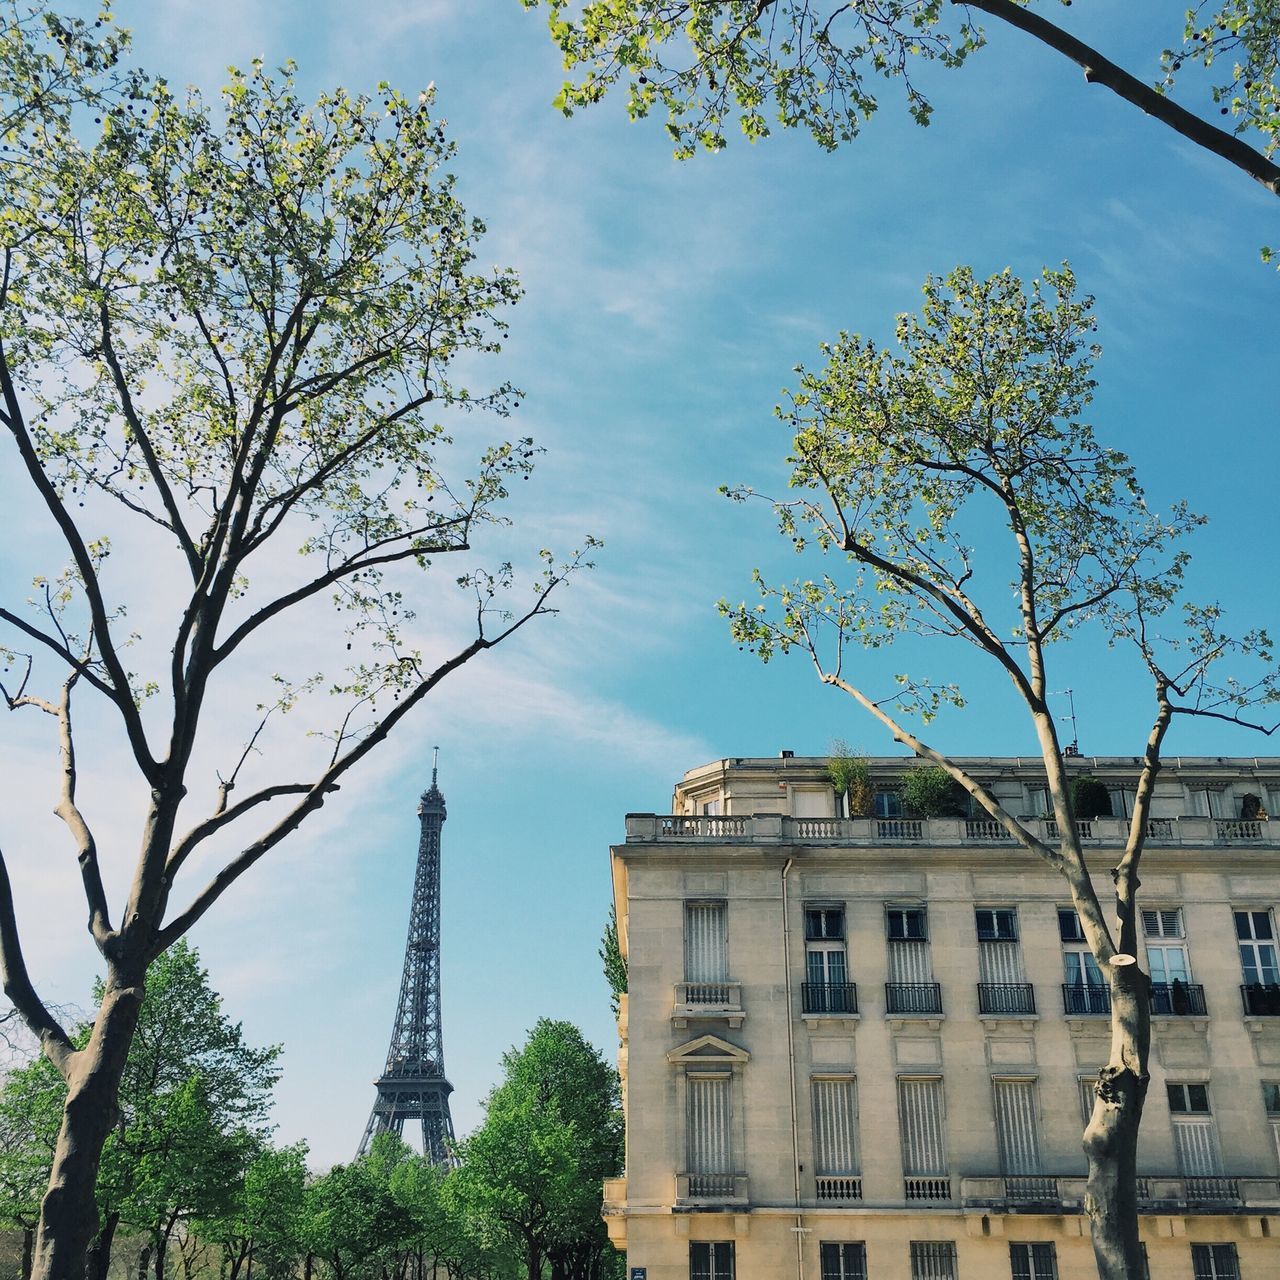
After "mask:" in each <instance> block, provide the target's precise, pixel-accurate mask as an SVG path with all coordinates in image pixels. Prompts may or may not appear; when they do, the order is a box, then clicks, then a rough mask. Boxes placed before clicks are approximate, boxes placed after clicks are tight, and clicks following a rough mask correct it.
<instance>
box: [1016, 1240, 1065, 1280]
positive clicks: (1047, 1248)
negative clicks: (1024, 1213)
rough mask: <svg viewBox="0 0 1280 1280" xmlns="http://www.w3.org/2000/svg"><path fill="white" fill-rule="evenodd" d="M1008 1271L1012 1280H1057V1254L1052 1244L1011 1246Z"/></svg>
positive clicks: (1050, 1242)
mask: <svg viewBox="0 0 1280 1280" xmlns="http://www.w3.org/2000/svg"><path fill="white" fill-rule="evenodd" d="M1009 1271H1010V1273H1011V1275H1012V1276H1013V1280H1058V1253H1057V1250H1056V1249H1055V1248H1054V1245H1053V1242H1052V1241H1049V1242H1048V1243H1045V1244H1039V1243H1037V1244H1011V1245H1010V1246H1009Z"/></svg>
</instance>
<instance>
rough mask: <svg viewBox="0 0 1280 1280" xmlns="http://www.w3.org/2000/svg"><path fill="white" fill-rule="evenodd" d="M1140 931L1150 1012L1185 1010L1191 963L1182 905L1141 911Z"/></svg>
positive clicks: (1181, 1011) (1186, 1008)
mask: <svg viewBox="0 0 1280 1280" xmlns="http://www.w3.org/2000/svg"><path fill="white" fill-rule="evenodd" d="M1142 933H1143V936H1144V938H1145V939H1146V944H1147V965H1148V967H1149V969H1150V971H1151V985H1152V992H1151V1010H1152V1012H1153V1013H1184V1012H1187V1011H1188V1008H1189V1006H1188V1004H1187V986H1188V985H1189V984H1190V982H1191V966H1190V965H1189V964H1188V962H1187V945H1186V942H1185V938H1186V933H1185V932H1184V930H1183V927H1182V908H1181V907H1174V908H1171V909H1166V910H1163V911H1144V912H1143V913H1142Z"/></svg>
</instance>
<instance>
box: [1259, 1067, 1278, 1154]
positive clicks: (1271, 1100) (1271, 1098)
mask: <svg viewBox="0 0 1280 1280" xmlns="http://www.w3.org/2000/svg"><path fill="white" fill-rule="evenodd" d="M1262 1105H1263V1106H1264V1107H1265V1108H1266V1109H1267V1123H1268V1124H1269V1125H1270V1126H1271V1140H1272V1141H1273V1142H1274V1143H1275V1148H1276V1160H1277V1162H1280V1080H1264V1081H1263V1082H1262Z"/></svg>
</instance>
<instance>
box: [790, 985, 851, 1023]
mask: <svg viewBox="0 0 1280 1280" xmlns="http://www.w3.org/2000/svg"><path fill="white" fill-rule="evenodd" d="M800 1007H801V1009H802V1010H803V1012H805V1013H816V1014H825V1015H826V1016H828V1017H832V1016H834V1017H840V1016H843V1015H849V1014H855V1013H857V1012H858V984H857V983H856V982H802V983H801V984H800Z"/></svg>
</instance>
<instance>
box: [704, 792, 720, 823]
mask: <svg viewBox="0 0 1280 1280" xmlns="http://www.w3.org/2000/svg"><path fill="white" fill-rule="evenodd" d="M720 811H721V810H720V798H719V796H717V797H716V798H715V799H714V800H704V801H703V802H702V812H703V814H704V815H705V816H706V817H709V818H713V817H718V816H719V814H720Z"/></svg>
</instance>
